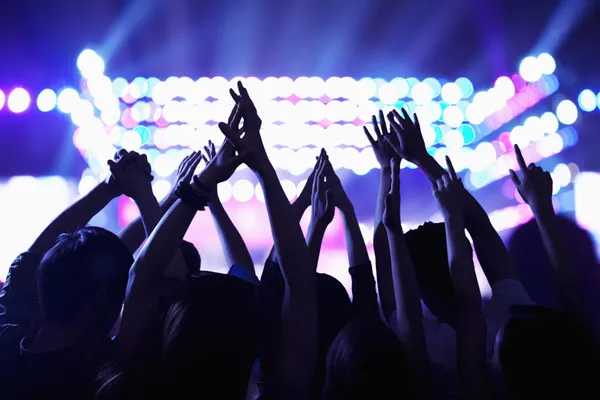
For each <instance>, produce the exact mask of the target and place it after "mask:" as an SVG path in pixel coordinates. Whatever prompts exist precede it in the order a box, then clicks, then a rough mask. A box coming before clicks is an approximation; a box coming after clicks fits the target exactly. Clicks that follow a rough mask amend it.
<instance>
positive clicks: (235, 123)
mask: <svg viewBox="0 0 600 400" xmlns="http://www.w3.org/2000/svg"><path fill="white" fill-rule="evenodd" d="M241 121H242V113H241V112H240V109H239V107H238V108H237V110H236V111H235V113H234V114H233V118H232V119H231V123H230V124H229V126H230V127H231V128H232V129H233V130H234V132H235V131H238V130H239V127H240V122H241Z"/></svg>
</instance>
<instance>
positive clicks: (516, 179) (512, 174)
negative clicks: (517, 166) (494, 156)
mask: <svg viewBox="0 0 600 400" xmlns="http://www.w3.org/2000/svg"><path fill="white" fill-rule="evenodd" d="M508 171H509V172H510V179H512V181H513V183H514V184H515V186H516V187H519V186H521V180H520V179H519V176H518V175H517V173H516V172H515V171H513V170H512V169H509V170H508Z"/></svg>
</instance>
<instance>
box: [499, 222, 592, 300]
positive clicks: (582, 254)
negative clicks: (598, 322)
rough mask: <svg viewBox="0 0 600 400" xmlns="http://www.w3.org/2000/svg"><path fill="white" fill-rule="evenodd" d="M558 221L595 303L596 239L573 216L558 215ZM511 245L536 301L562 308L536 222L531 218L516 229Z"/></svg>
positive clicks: (515, 259) (514, 257) (581, 279)
mask: <svg viewBox="0 0 600 400" xmlns="http://www.w3.org/2000/svg"><path fill="white" fill-rule="evenodd" d="M558 223H559V227H560V230H561V231H562V233H563V234H562V238H563V240H564V241H565V243H567V246H568V247H569V249H570V251H571V252H572V254H573V260H574V261H575V262H576V267H577V272H578V273H579V278H580V283H581V285H582V288H583V290H584V293H585V294H586V296H587V298H588V303H590V304H594V303H596V302H597V301H600V296H599V295H598V293H600V290H599V289H600V266H599V265H598V261H597V259H596V254H595V250H594V243H593V241H592V239H591V238H590V235H589V234H588V233H587V232H586V231H585V230H584V229H581V228H580V227H579V226H577V224H576V223H575V222H573V221H571V220H570V219H568V218H565V217H562V216H559V217H558ZM508 249H509V252H510V254H511V255H512V258H513V260H514V261H515V264H516V265H517V268H518V270H519V275H520V276H521V281H522V282H523V286H524V287H525V289H526V290H527V292H528V293H529V294H530V296H531V299H532V300H533V301H534V302H536V303H537V304H541V305H544V306H547V307H552V308H560V307H561V306H560V302H559V300H558V295H557V293H556V291H555V289H554V287H555V285H554V283H553V279H552V277H551V275H550V272H549V271H550V268H549V265H550V261H549V260H548V256H547V255H546V251H545V249H544V244H543V243H542V238H541V235H540V230H539V228H538V226H537V223H536V222H535V221H534V220H531V221H529V222H527V223H526V224H523V225H521V226H520V227H518V228H517V229H515V231H514V232H513V234H512V236H511V237H510V240H509V242H508Z"/></svg>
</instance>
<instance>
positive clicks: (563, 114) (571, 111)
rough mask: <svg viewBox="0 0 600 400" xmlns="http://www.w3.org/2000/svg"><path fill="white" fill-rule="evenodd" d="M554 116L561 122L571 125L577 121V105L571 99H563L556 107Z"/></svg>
mask: <svg viewBox="0 0 600 400" xmlns="http://www.w3.org/2000/svg"><path fill="white" fill-rule="evenodd" d="M556 116H557V117H558V120H559V121H560V122H561V123H563V124H565V125H571V124H573V123H575V121H577V106H575V103H573V102H572V101H571V100H563V101H561V102H560V103H559V104H558V106H557V107H556Z"/></svg>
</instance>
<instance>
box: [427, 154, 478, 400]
mask: <svg viewBox="0 0 600 400" xmlns="http://www.w3.org/2000/svg"><path fill="white" fill-rule="evenodd" d="M446 162H447V164H448V168H449V170H450V175H448V174H444V175H443V176H442V177H441V178H440V179H438V181H437V182H436V183H434V185H433V194H434V197H435V199H436V201H437V203H438V205H439V207H440V209H441V211H442V214H443V215H444V220H445V222H446V242H447V249H448V263H449V266H450V276H451V279H452V285H453V287H454V292H455V297H454V298H455V301H456V304H454V318H455V321H454V322H455V328H456V335H457V336H456V341H457V342H456V353H457V362H458V376H459V383H460V387H461V392H462V395H463V397H464V398H467V399H474V400H475V399H484V398H489V395H490V393H489V392H488V388H489V386H488V382H487V376H486V371H487V369H486V323H485V320H484V318H483V313H482V311H481V292H480V290H479V286H478V285H477V277H476V275H475V266H474V265H473V257H472V254H471V246H470V244H469V241H468V240H467V237H466V236H465V222H464V217H463V213H464V212H463V210H464V205H463V203H464V200H465V198H466V195H467V192H466V190H465V189H464V187H463V185H462V182H461V181H460V180H459V179H458V177H457V176H456V172H455V170H454V167H453V166H452V163H451V162H450V159H449V158H446Z"/></svg>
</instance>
